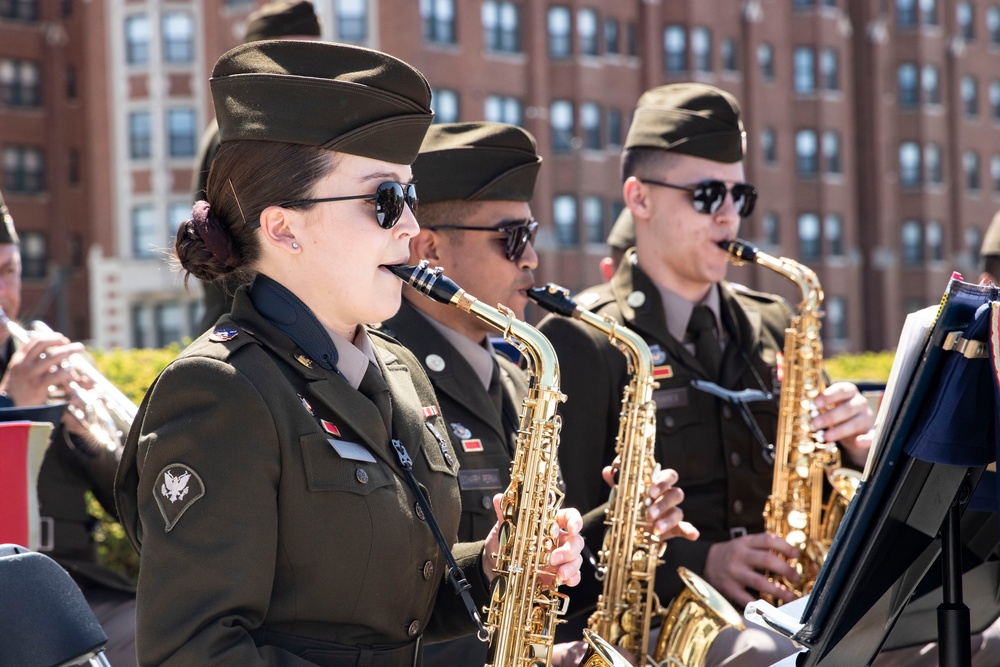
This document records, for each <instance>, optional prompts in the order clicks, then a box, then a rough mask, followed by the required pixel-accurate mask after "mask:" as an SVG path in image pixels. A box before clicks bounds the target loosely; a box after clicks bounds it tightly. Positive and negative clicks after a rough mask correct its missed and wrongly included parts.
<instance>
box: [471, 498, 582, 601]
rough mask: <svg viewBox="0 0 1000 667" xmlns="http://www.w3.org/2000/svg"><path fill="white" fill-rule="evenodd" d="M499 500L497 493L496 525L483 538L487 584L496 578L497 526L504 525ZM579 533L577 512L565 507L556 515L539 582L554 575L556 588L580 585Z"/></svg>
mask: <svg viewBox="0 0 1000 667" xmlns="http://www.w3.org/2000/svg"><path fill="white" fill-rule="evenodd" d="M502 498H503V494H500V493H498V494H496V495H495V496H493V511H494V512H496V515H497V522H496V524H495V525H494V526H493V528H492V529H491V530H490V534H489V535H488V536H487V537H486V545H485V546H484V547H483V559H482V560H483V574H485V575H486V578H487V580H489V581H490V582H492V581H493V579H494V577H496V572H495V571H494V570H495V569H496V564H497V561H496V553H497V552H498V551H499V549H500V527H501V526H502V525H503V513H502V512H501V510H500V500H501V499H502ZM581 530H583V518H582V517H581V516H580V512H578V511H577V510H575V509H573V508H572V507H567V508H563V509H561V510H559V511H558V512H557V513H556V523H555V526H554V527H553V534H552V538H553V543H554V547H553V549H552V551H551V552H550V554H549V565H548V567H546V568H544V569H542V571H541V576H540V578H541V579H543V580H544V579H545V578H546V577H549V578H551V577H552V576H554V577H555V579H556V582H557V583H556V585H561V584H565V585H567V586H576V585H577V584H579V583H580V566H581V565H583V556H582V555H581V553H582V552H583V537H582V536H581V535H580V531H581Z"/></svg>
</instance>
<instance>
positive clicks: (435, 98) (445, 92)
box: [431, 88, 458, 123]
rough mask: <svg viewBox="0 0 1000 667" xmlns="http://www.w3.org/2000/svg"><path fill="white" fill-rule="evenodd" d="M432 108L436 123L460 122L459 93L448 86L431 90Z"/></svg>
mask: <svg viewBox="0 0 1000 667" xmlns="http://www.w3.org/2000/svg"><path fill="white" fill-rule="evenodd" d="M431 109H433V111H434V122H435V123H457V122H458V93H457V92H455V91H454V90H449V89H447V88H438V89H436V90H432V91H431Z"/></svg>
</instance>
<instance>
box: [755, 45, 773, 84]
mask: <svg viewBox="0 0 1000 667" xmlns="http://www.w3.org/2000/svg"><path fill="white" fill-rule="evenodd" d="M757 66H758V67H760V78H762V79H763V80H764V81H774V49H773V48H771V45H770V44H766V43H762V44H758V45H757Z"/></svg>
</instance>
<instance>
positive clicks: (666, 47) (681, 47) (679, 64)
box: [663, 25, 687, 74]
mask: <svg viewBox="0 0 1000 667" xmlns="http://www.w3.org/2000/svg"><path fill="white" fill-rule="evenodd" d="M663 66H664V67H665V68H666V70H667V73H668V74H677V73H680V72H686V71H687V33H685V31H684V26H682V25H668V26H667V27H666V28H664V29H663Z"/></svg>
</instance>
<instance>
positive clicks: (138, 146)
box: [128, 111, 153, 160]
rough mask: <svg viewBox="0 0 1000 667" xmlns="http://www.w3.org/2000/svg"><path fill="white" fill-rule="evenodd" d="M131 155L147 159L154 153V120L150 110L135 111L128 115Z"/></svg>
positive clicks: (134, 157)
mask: <svg viewBox="0 0 1000 667" xmlns="http://www.w3.org/2000/svg"><path fill="white" fill-rule="evenodd" d="M128 147H129V157H131V158H132V159H133V160H145V159H148V158H150V157H152V155H153V121H152V116H150V113H149V112H148V111H133V112H131V113H129V115H128Z"/></svg>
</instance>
